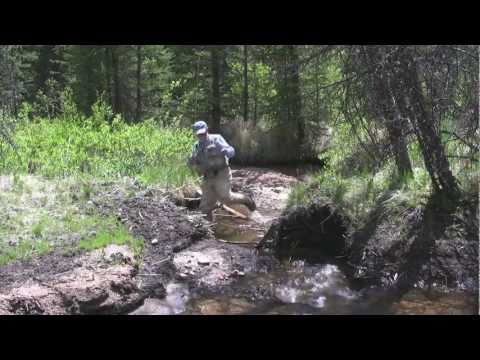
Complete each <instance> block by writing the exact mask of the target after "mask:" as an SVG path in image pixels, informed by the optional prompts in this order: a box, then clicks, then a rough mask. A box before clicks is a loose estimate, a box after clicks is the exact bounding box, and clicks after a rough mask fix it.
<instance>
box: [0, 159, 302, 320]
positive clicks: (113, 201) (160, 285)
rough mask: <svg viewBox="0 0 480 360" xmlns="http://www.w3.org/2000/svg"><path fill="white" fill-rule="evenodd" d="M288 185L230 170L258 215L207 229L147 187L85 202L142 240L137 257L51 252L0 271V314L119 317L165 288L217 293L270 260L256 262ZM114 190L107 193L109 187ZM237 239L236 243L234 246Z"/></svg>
mask: <svg viewBox="0 0 480 360" xmlns="http://www.w3.org/2000/svg"><path fill="white" fill-rule="evenodd" d="M294 182H296V179H295V178H293V177H290V176H287V175H283V174H281V173H278V172H271V171H268V170H266V169H255V168H248V169H242V170H234V171H233V188H234V190H235V191H243V192H246V193H249V194H251V195H252V196H253V197H254V199H255V201H256V202H257V205H258V208H259V210H258V211H256V212H255V213H253V214H251V213H249V212H248V210H246V209H244V208H241V207H240V208H237V210H239V211H240V212H244V213H246V214H247V215H248V216H249V219H247V220H244V219H240V218H236V217H234V216H232V215H231V214H229V213H228V212H226V211H223V210H220V209H219V210H217V211H216V221H215V224H210V223H208V222H207V221H206V220H205V219H204V217H203V215H202V214H200V213H199V212H197V211H195V210H191V209H187V208H185V207H180V206H177V205H175V204H174V202H173V201H172V200H173V199H172V196H171V195H170V194H168V193H166V192H165V191H162V190H159V189H155V188H149V189H143V190H140V189H139V188H138V189H135V190H136V191H135V193H134V194H133V195H132V194H129V192H127V191H118V189H117V190H115V189H114V190H112V191H105V192H104V193H102V194H100V196H98V197H95V198H94V199H92V204H93V205H94V206H95V207H96V210H97V211H99V212H100V213H101V214H104V215H107V216H111V215H115V216H116V217H117V218H118V219H119V221H121V222H122V223H123V224H125V225H126V227H127V228H128V230H129V232H130V233H131V234H133V235H134V236H135V237H139V238H142V239H144V248H143V252H142V255H141V256H140V257H139V258H135V257H134V256H133V252H132V250H131V249H129V248H128V247H126V246H113V245H112V246H109V247H107V248H106V249H103V250H95V251H92V252H89V253H86V252H81V251H71V250H69V251H68V252H67V251H62V250H61V249H59V250H56V251H55V252H53V253H49V254H46V255H43V256H41V257H38V258H34V259H30V260H26V261H17V262H15V263H12V264H9V265H7V266H3V267H1V268H0V313H1V314H125V313H129V312H131V311H133V310H134V309H137V308H138V307H139V306H141V305H142V304H144V302H145V301H146V300H148V301H147V303H146V304H149V303H150V302H151V301H155V299H163V298H165V297H166V296H167V297H168V296H169V295H168V294H169V289H170V288H171V287H172V286H173V285H172V283H180V284H183V285H182V286H186V287H187V288H188V291H189V292H190V293H192V294H196V293H202V292H212V293H219V292H222V291H223V290H222V289H226V288H228V285H230V284H232V283H234V282H236V281H238V280H239V279H241V278H243V277H244V276H246V274H248V273H250V272H253V271H261V270H262V269H263V271H267V270H268V267H269V266H272V263H274V262H275V260H274V259H270V258H264V257H258V256H257V254H256V250H255V248H254V246H255V244H256V243H257V242H258V241H259V240H260V239H261V238H262V237H263V235H264V234H265V232H266V231H267V230H268V227H269V225H270V223H271V221H272V220H273V219H274V218H276V217H277V216H278V215H279V214H280V212H281V210H282V209H283V207H284V206H285V203H286V199H287V192H288V189H289V187H290V185H291V184H292V183H294ZM114 188H115V187H114ZM235 240H237V241H235Z"/></svg>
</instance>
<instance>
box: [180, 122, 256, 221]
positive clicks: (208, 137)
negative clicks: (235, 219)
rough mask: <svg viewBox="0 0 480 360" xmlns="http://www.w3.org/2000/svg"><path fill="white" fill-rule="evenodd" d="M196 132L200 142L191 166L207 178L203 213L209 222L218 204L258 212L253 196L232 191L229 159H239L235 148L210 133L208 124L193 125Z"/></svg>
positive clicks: (202, 207)
mask: <svg viewBox="0 0 480 360" xmlns="http://www.w3.org/2000/svg"><path fill="white" fill-rule="evenodd" d="M193 131H194V132H195V134H196V135H197V138H198V141H197V142H196V143H195V145H194V146H193V150H192V155H191V156H190V158H189V159H188V166H189V167H190V168H191V169H193V170H195V171H197V172H198V173H200V174H201V175H202V176H203V178H202V186H201V188H202V200H201V202H200V210H201V211H202V212H203V213H205V214H206V215H207V220H209V221H212V220H213V210H214V209H215V208H216V204H217V201H220V202H221V203H223V204H225V205H230V204H243V205H245V206H246V207H248V209H249V210H250V211H255V209H256V205H255V202H254V201H253V200H252V199H251V198H250V197H249V196H246V195H243V194H239V193H234V192H232V191H231V180H232V172H231V169H230V166H229V159H231V158H232V157H234V156H235V149H234V148H233V147H232V146H230V145H229V144H228V143H227V142H226V141H225V139H224V138H223V136H222V135H220V134H210V133H209V132H208V125H207V124H206V123H205V122H204V121H197V122H196V123H195V124H193Z"/></svg>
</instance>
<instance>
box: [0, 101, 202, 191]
mask: <svg viewBox="0 0 480 360" xmlns="http://www.w3.org/2000/svg"><path fill="white" fill-rule="evenodd" d="M109 114H110V110H109V109H108V108H105V106H100V105H98V104H95V105H94V107H93V115H92V116H91V117H88V118H84V117H81V116H80V115H78V114H76V113H75V112H73V113H72V112H70V113H67V114H64V115H63V116H61V117H59V118H56V119H45V118H36V119H34V120H33V121H29V122H25V121H23V122H20V123H19V124H18V126H17V129H16V131H15V133H14V134H13V136H12V137H13V141H14V143H15V144H16V148H17V151H16V152H15V150H14V149H13V148H12V147H11V146H10V145H9V144H7V143H6V142H0V153H1V154H2V158H1V159H0V173H14V174H26V173H35V174H40V175H43V176H45V177H49V178H52V177H57V176H61V177H64V176H70V175H74V176H75V175H85V174H88V175H92V176H95V177H100V178H112V177H113V178H115V177H122V176H136V177H139V178H140V179H141V180H143V181H146V182H151V181H154V182H157V181H158V182H161V183H163V184H170V183H172V184H174V185H175V184H178V183H181V182H185V181H187V180H188V179H189V178H192V177H193V174H192V173H191V172H190V170H189V169H188V168H187V167H186V164H185V162H186V158H187V157H188V155H189V153H190V151H191V148H192V145H193V142H194V140H195V139H194V137H193V134H192V132H191V131H190V130H189V129H175V128H160V126H158V125H157V123H156V122H155V121H154V120H153V119H152V120H148V121H145V122H143V123H140V124H132V125H131V124H127V123H125V122H124V121H123V120H122V119H121V118H120V117H119V116H116V117H115V118H114V119H113V121H112V122H111V123H110V122H108V121H107V119H108V118H109V116H110V115H109Z"/></svg>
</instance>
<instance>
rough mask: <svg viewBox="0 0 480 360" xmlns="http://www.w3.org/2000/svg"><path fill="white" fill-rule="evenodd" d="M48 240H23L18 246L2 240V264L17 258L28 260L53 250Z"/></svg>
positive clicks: (0, 247)
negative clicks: (4, 242) (9, 244)
mask: <svg viewBox="0 0 480 360" xmlns="http://www.w3.org/2000/svg"><path fill="white" fill-rule="evenodd" d="M51 248H52V247H51V245H50V243H48V242H47V241H43V240H37V241H21V242H20V243H19V244H17V245H16V246H8V245H5V244H3V243H2V242H0V266H3V265H6V264H8V263H10V262H12V261H16V260H26V259H29V258H31V257H33V256H41V255H43V254H46V253H48V252H49V251H51Z"/></svg>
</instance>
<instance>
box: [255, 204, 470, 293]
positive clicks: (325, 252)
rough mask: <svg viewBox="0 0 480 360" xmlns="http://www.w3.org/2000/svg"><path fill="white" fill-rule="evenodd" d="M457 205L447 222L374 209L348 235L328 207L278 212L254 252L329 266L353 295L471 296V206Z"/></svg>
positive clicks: (421, 212)
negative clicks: (370, 291) (370, 290)
mask: <svg viewBox="0 0 480 360" xmlns="http://www.w3.org/2000/svg"><path fill="white" fill-rule="evenodd" d="M462 206H463V207H460V208H459V209H458V210H457V212H456V213H455V214H453V215H452V216H450V217H449V218H450V220H448V221H447V220H446V218H445V216H444V215H442V214H440V213H438V212H437V211H436V210H435V208H429V207H428V206H427V207H426V208H417V209H409V210H407V211H403V212H402V213H401V214H400V213H396V212H393V213H392V212H389V211H387V210H386V209H384V208H382V207H379V208H377V209H375V210H374V211H373V212H372V213H371V216H370V218H369V219H368V221H367V222H366V224H365V226H364V227H363V228H361V229H359V230H357V231H355V232H353V233H348V232H347V229H348V219H347V218H345V217H344V216H342V215H341V214H339V213H338V211H337V210H336V208H335V207H334V205H333V204H331V203H328V202H323V203H315V204H313V205H311V206H308V207H298V208H296V209H293V210H291V211H288V212H286V213H285V214H284V216H282V217H280V218H279V219H278V220H277V221H276V222H275V223H274V225H273V226H272V227H271V229H270V231H269V232H268V233H267V236H265V238H264V239H263V241H262V243H261V244H260V245H259V247H260V249H261V250H264V251H267V252H270V253H275V254H277V255H278V256H283V257H288V256H293V257H295V258H304V259H312V258H313V259H314V260H315V258H316V261H328V262H331V263H337V264H339V266H341V267H342V269H343V270H344V271H345V273H346V274H347V276H348V277H349V279H350V281H351V283H352V286H354V287H355V288H357V289H361V288H365V287H369V286H380V287H383V288H392V289H394V290H396V291H397V290H398V291H400V292H402V293H404V292H406V291H408V290H409V289H411V288H420V289H425V288H435V289H437V290H442V291H452V290H456V291H467V292H469V293H473V294H476V293H478V270H479V269H478V234H477V235H475V233H476V232H475V231H473V230H472V228H471V226H469V225H468V224H470V223H472V221H470V220H471V219H470V218H472V217H474V216H475V214H476V213H477V214H478V207H477V209H476V210H475V206H473V207H472V206H471V205H468V204H463V205H462ZM469 208H470V210H469ZM427 219H428V220H427ZM469 219H470V220H469ZM477 229H478V228H477Z"/></svg>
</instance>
